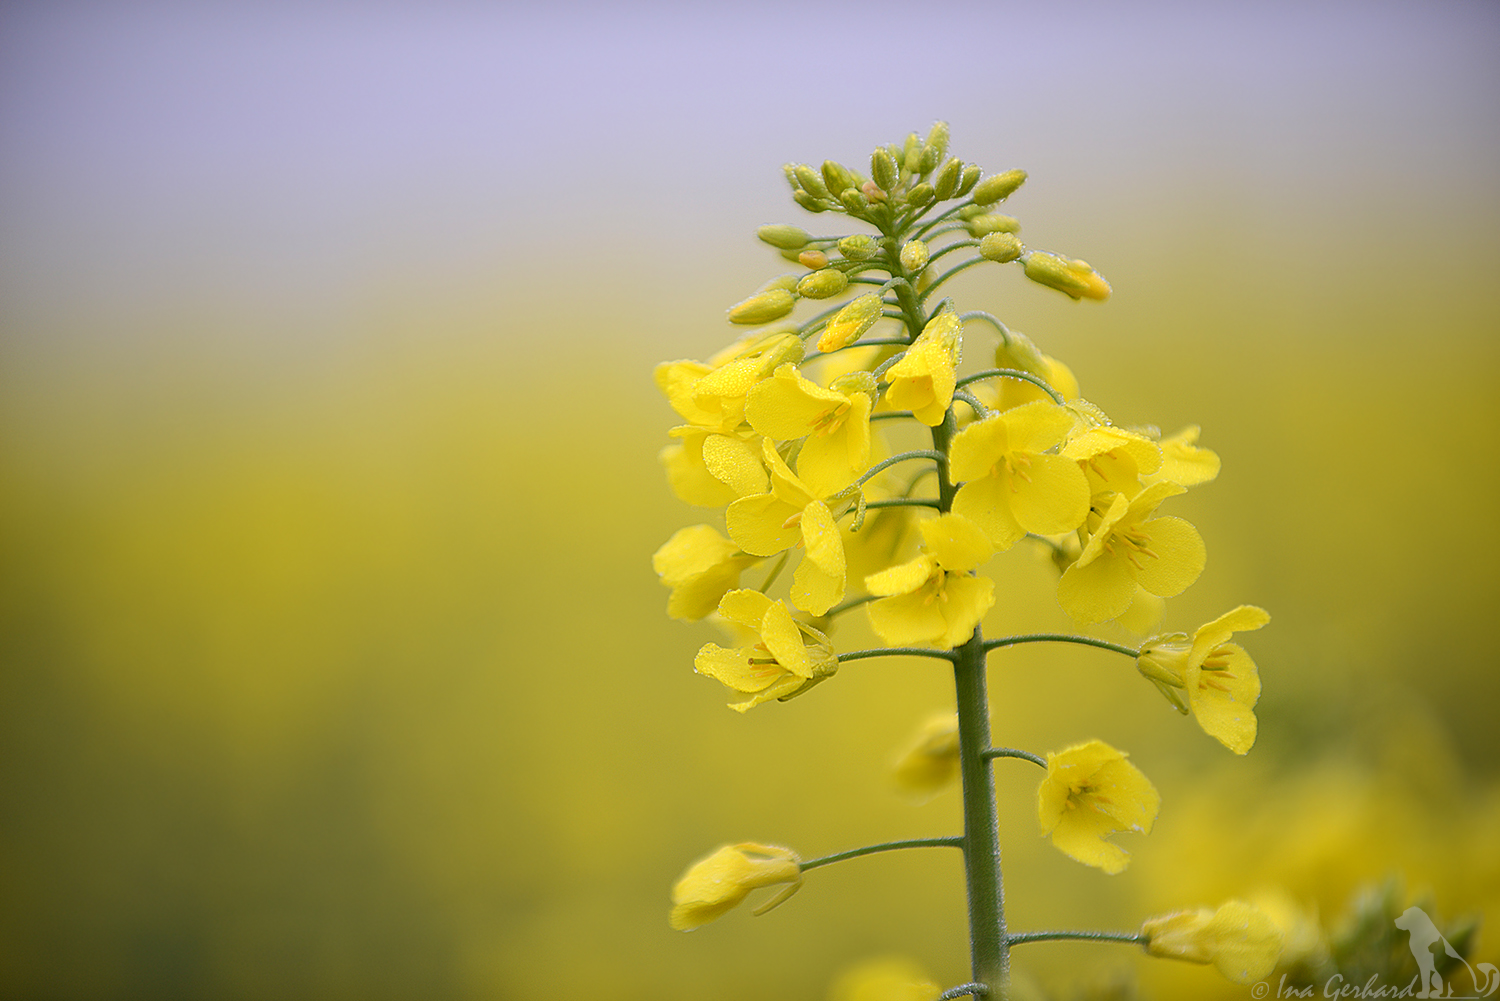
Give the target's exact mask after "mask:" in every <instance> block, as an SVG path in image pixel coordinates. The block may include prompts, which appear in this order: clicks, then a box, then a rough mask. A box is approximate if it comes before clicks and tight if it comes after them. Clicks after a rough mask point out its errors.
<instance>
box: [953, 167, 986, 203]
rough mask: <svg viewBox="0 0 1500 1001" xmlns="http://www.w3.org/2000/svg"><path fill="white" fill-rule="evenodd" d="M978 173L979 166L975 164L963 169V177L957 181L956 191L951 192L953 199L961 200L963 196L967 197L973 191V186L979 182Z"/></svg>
mask: <svg viewBox="0 0 1500 1001" xmlns="http://www.w3.org/2000/svg"><path fill="white" fill-rule="evenodd" d="M980 173H981V171H980V169H979V164H977V163H971V164H969V165H968V166H967V167H965V168H964V172H963V175H962V176H961V177H960V178H959V179H958V190H957V191H955V192H953V195H954V197H955V198H962V197H963V196H964V195H967V194H968V193H969V192H970V191H971V190H972V189H973V187H974V185H975V184H977V183H978V182H979V175H980Z"/></svg>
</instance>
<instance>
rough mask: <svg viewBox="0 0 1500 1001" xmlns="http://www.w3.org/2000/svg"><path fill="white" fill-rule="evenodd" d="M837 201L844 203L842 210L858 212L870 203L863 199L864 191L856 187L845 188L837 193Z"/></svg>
mask: <svg viewBox="0 0 1500 1001" xmlns="http://www.w3.org/2000/svg"><path fill="white" fill-rule="evenodd" d="M839 201H841V202H843V203H844V211H845V212H849V213H853V214H856V215H857V214H859V213H861V212H863V211H864V210H865V208H866V207H867V206H868V205H869V204H870V203H869V202H867V201H866V200H865V193H864V192H863V191H861V190H859V189H858V188H845V189H844V190H843V192H842V193H840V194H839Z"/></svg>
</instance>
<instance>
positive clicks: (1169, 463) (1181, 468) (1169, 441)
mask: <svg viewBox="0 0 1500 1001" xmlns="http://www.w3.org/2000/svg"><path fill="white" fill-rule="evenodd" d="M1198 433H1199V428H1198V427H1197V425H1193V426H1190V427H1185V428H1183V429H1182V430H1181V431H1178V432H1177V433H1176V434H1174V435H1169V436H1167V437H1165V438H1163V439H1162V440H1161V459H1162V462H1161V469H1160V470H1158V471H1157V473H1156V475H1155V476H1154V477H1152V478H1151V479H1148V480H1146V482H1147V483H1151V482H1154V481H1155V480H1159V479H1160V480H1170V481H1171V482H1173V483H1178V484H1181V485H1182V486H1185V487H1195V486H1197V485H1198V484H1200V483H1207V482H1208V481H1209V480H1212V479H1214V478H1215V477H1217V476H1218V475H1219V456H1218V455H1217V454H1216V453H1214V452H1213V451H1211V450H1210V449H1206V448H1199V447H1198V446H1197V445H1196V444H1195V442H1197V440H1198Z"/></svg>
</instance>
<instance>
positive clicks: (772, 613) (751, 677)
mask: <svg viewBox="0 0 1500 1001" xmlns="http://www.w3.org/2000/svg"><path fill="white" fill-rule="evenodd" d="M719 614H720V615H721V616H723V617H724V618H725V619H726V620H727V621H728V622H729V623H731V624H732V625H736V626H739V627H741V628H743V629H745V630H747V631H748V632H750V633H752V634H754V635H755V636H756V637H758V639H759V642H757V643H756V644H754V645H753V646H744V647H735V648H733V649H726V648H724V647H721V646H719V645H718V644H716V643H707V644H705V645H704V646H703V648H702V649H701V650H699V651H698V656H697V658H695V659H694V661H693V668H694V670H696V671H697V672H698V673H699V674H701V675H703V676H704V677H707V678H713V679H714V680H716V681H720V682H722V683H723V684H724V685H725V687H727V688H728V689H729V690H730V691H732V692H734V693H736V694H738V695H745V696H749V697H748V698H746V699H745V700H744V701H742V702H731V703H730V704H729V708H731V709H733V710H735V711H736V712H745V711H747V710H749V709H751V708H754V707H755V706H758V705H760V704H761V703H762V702H770V701H771V700H772V699H789V698H792V697H793V696H795V695H801V694H802V693H803V692H805V691H807V690H808V689H809V688H811V687H812V686H814V685H816V684H818V683H819V682H821V681H823V680H825V679H827V678H831V677H833V673H834V672H835V671H837V670H838V666H839V661H838V657H836V656H835V655H834V653H833V644H831V643H830V642H829V640H828V637H827V636H825V635H823V634H822V633H820V632H819V631H818V630H816V629H814V628H813V627H812V626H809V625H807V624H806V623H804V622H798V621H796V620H795V619H793V618H792V613H791V612H789V611H788V610H787V607H786V606H785V605H783V604H782V603H781V602H779V601H772V600H771V599H770V598H767V597H766V596H765V595H763V594H761V593H760V592H759V591H751V590H748V589H743V588H742V589H740V590H736V591H730V592H729V593H728V594H726V595H724V597H723V598H722V599H720V601H719Z"/></svg>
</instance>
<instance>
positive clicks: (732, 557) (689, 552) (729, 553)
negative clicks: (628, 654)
mask: <svg viewBox="0 0 1500 1001" xmlns="http://www.w3.org/2000/svg"><path fill="white" fill-rule="evenodd" d="M755 562H756V558H755V557H754V556H747V555H746V554H744V553H742V552H741V551H740V547H739V546H737V545H735V544H734V543H733V542H730V541H729V540H728V539H726V538H724V536H722V535H720V534H719V533H718V531H717V530H716V529H715V528H714V527H713V526H712V525H694V526H692V527H691V528H684V529H681V530H679V531H678V532H676V533H675V534H673V536H672V537H671V538H670V539H668V540H667V541H666V542H665V543H663V544H662V547H661V548H660V549H658V550H657V551H656V552H655V553H653V554H652V556H651V568H652V569H653V570H655V571H656V573H657V574H658V576H660V577H661V582H662V583H663V584H665V585H666V586H667V587H670V588H671V589H672V594H671V596H670V597H668V598H667V614H668V615H670V616H671V617H672V618H674V619H684V620H686V621H689V622H692V621H694V620H696V619H701V618H703V617H704V616H705V615H707V614H708V613H710V612H712V611H713V610H714V609H715V608H716V607H718V604H719V599H720V598H722V597H724V592H726V591H728V590H729V589H731V588H734V587H738V586H739V583H740V571H742V570H744V569H745V568H746V567H749V566H752V565H753V564H754V563H755Z"/></svg>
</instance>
